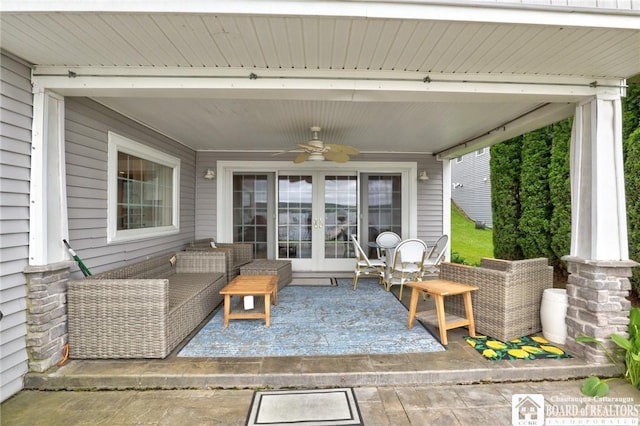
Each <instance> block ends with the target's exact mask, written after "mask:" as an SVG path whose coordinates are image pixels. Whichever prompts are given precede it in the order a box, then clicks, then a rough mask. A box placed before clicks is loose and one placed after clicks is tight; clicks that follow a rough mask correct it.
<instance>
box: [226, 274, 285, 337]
mask: <svg viewBox="0 0 640 426" xmlns="http://www.w3.org/2000/svg"><path fill="white" fill-rule="evenodd" d="M277 283H278V276H277V275H238V276H237V277H235V278H234V279H233V280H231V282H230V283H229V284H227V285H226V286H225V287H224V288H223V289H222V290H220V294H222V295H224V326H225V327H227V326H228V325H229V320H230V319H256V318H258V319H260V318H264V322H265V325H266V326H267V327H269V326H270V325H271V295H273V304H274V305H277V304H278V286H277ZM231 296H240V297H241V298H242V297H244V296H263V297H264V312H244V311H240V312H231Z"/></svg>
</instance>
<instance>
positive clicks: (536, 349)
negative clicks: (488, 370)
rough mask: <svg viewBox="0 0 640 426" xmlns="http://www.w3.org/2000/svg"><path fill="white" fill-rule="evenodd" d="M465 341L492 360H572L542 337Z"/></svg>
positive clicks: (466, 339) (472, 339)
mask: <svg viewBox="0 0 640 426" xmlns="http://www.w3.org/2000/svg"><path fill="white" fill-rule="evenodd" d="M464 340H465V341H466V342H467V343H468V344H470V345H471V346H472V347H473V348H475V350H476V351H478V352H479V353H480V354H481V355H482V356H483V357H485V358H486V359H490V360H496V361H497V360H513V359H529V360H532V359H560V358H571V355H569V354H568V353H566V352H565V351H563V350H562V349H560V348H559V347H557V346H554V345H553V344H551V343H549V341H547V340H546V339H545V338H544V337H542V336H525V337H520V338H518V339H513V340H509V341H508V342H501V341H500V340H496V339H493V338H491V337H487V336H476V337H470V336H465V337H464Z"/></svg>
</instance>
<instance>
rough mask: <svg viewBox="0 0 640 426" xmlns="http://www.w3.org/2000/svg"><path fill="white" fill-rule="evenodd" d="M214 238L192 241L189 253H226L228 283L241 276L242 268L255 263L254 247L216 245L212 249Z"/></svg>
mask: <svg viewBox="0 0 640 426" xmlns="http://www.w3.org/2000/svg"><path fill="white" fill-rule="evenodd" d="M212 242H213V238H203V239H200V240H195V241H191V242H190V243H189V245H188V246H187V248H186V250H187V251H211V252H219V253H225V255H226V262H227V282H231V280H232V279H234V278H235V277H237V276H238V275H240V268H241V267H242V266H244V265H246V264H248V263H251V262H252V261H253V245H252V244H249V243H218V242H216V243H215V246H216V247H215V248H212V247H211V243H212Z"/></svg>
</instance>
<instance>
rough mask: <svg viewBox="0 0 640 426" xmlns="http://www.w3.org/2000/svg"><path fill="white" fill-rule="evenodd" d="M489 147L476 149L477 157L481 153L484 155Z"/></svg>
mask: <svg viewBox="0 0 640 426" xmlns="http://www.w3.org/2000/svg"><path fill="white" fill-rule="evenodd" d="M486 150H487V148H480V149H479V150H477V151H476V157H477V156H480V155H484V154H485V153H486V152H487V151H486Z"/></svg>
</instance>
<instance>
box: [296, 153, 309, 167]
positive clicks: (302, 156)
mask: <svg viewBox="0 0 640 426" xmlns="http://www.w3.org/2000/svg"><path fill="white" fill-rule="evenodd" d="M309 155H310V154H309V153H308V152H302V153H300V154H298V156H297V157H296V158H295V159H294V160H293V162H294V163H296V164H297V163H303V162H305V161H307V159H308V158H309Z"/></svg>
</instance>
